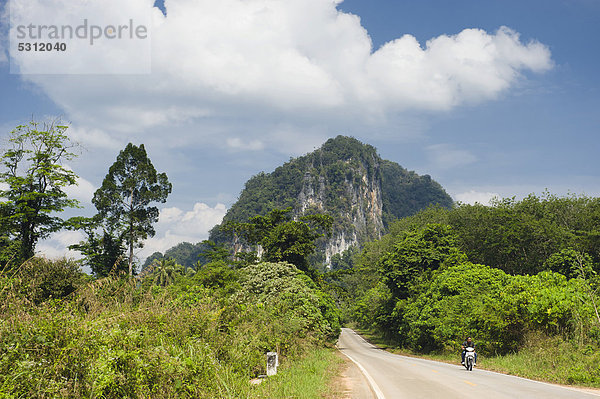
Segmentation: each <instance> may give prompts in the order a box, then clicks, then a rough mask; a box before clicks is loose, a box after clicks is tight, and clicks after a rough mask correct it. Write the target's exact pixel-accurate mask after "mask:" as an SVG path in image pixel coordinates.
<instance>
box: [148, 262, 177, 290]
mask: <svg viewBox="0 0 600 399" xmlns="http://www.w3.org/2000/svg"><path fill="white" fill-rule="evenodd" d="M183 273H184V269H183V266H181V265H179V264H177V262H175V259H173V258H162V259H160V260H156V261H155V265H154V272H153V273H152V274H153V276H154V282H155V283H156V284H157V285H160V286H162V287H166V286H167V285H169V284H171V283H173V281H175V276H176V275H177V274H183Z"/></svg>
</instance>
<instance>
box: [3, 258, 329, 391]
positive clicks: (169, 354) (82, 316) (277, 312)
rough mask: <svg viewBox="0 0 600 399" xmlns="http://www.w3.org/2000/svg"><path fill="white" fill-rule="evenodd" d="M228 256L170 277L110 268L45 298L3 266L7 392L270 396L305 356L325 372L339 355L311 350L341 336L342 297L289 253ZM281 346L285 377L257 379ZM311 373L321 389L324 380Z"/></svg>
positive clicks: (304, 377) (299, 373) (306, 374)
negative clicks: (261, 260) (235, 264)
mask: <svg viewBox="0 0 600 399" xmlns="http://www.w3.org/2000/svg"><path fill="white" fill-rule="evenodd" d="M40 262H41V261H40ZM45 262H48V264H49V265H50V264H52V262H51V261H45ZM53 267H58V266H57V265H54V266H53ZM224 267H225V268H226V267H227V266H224V265H215V264H213V265H211V266H208V265H206V266H204V267H203V268H201V269H200V271H199V274H198V275H197V276H194V277H192V278H186V277H184V276H180V277H179V278H177V279H175V281H174V282H173V283H172V284H170V285H168V286H167V287H161V286H160V285H158V286H157V285H152V286H147V285H144V284H141V285H140V284H136V282H135V281H134V280H132V279H129V278H126V277H124V276H123V277H121V276H110V277H107V278H103V279H98V280H95V281H91V282H88V283H87V284H80V285H79V286H78V289H77V290H76V291H74V292H72V293H71V294H69V295H67V296H64V299H55V298H56V297H54V296H53V297H52V298H53V299H52V300H46V301H44V302H40V303H38V304H34V302H32V301H30V300H29V299H28V297H27V296H23V295H21V294H18V292H16V291H15V290H12V289H4V288H6V287H17V286H21V284H25V280H24V279H25V278H27V279H29V277H28V276H23V278H22V277H20V276H12V277H9V276H6V275H4V276H0V287H3V288H0V316H1V320H2V323H0V396H2V397H73V398H79V397H85V398H122V397H129V398H165V397H181V398H221V397H222V398H225V397H245V398H259V397H269V396H270V393H271V392H288V393H290V392H297V390H296V388H297V387H292V386H289V387H284V386H282V385H284V384H295V383H296V382H294V381H296V380H298V381H309V380H310V381H313V380H314V377H315V376H316V375H314V376H312V375H313V374H314V372H310V370H304V367H309V368H312V367H317V369H318V370H320V371H319V373H318V375H319V376H321V375H322V370H324V369H325V368H327V364H329V363H330V361H327V362H326V363H323V364H317V362H316V360H315V359H314V356H312V357H308V358H306V359H303V357H304V355H305V354H307V353H309V352H312V351H313V350H314V349H316V348H321V347H323V346H324V345H325V344H326V343H327V342H328V340H329V339H333V338H334V337H335V336H336V331H338V327H339V325H338V324H336V322H337V318H336V317H335V315H336V314H337V313H336V311H335V308H334V306H333V304H332V303H331V300H330V299H328V297H327V296H326V295H325V294H323V293H322V292H320V290H318V289H317V287H316V285H315V284H314V283H313V282H312V281H311V280H310V279H309V278H308V277H307V276H306V275H304V273H302V272H301V271H299V270H298V269H297V268H295V267H294V266H292V265H289V264H260V265H253V266H251V267H249V268H248V269H245V270H234V269H224ZM37 269H39V267H36V268H35V270H37ZM209 269H210V270H211V271H210V272H209ZM32 270H33V269H32ZM202 270H204V273H202ZM217 270H220V272H217ZM226 270H227V271H226ZM217 276H219V277H217ZM61 278H62V277H61ZM238 281H239V283H238ZM223 285H227V286H228V287H229V288H228V289H227V290H223V289H221V288H223V287H222V286H223ZM19 292H20V291H19ZM273 350H276V351H278V352H279V354H280V361H281V363H282V365H283V367H282V375H281V377H277V378H274V379H269V380H268V381H267V382H265V383H264V384H261V386H258V387H254V386H251V385H250V384H249V383H248V382H249V379H250V378H253V377H256V376H257V375H259V374H264V373H265V358H264V353H265V352H266V351H273ZM317 353H322V352H320V351H319V352H317ZM323 356H324V354H323ZM294 365H298V366H297V367H294ZM290 373H291V374H293V375H294V378H291V376H290ZM310 384H311V387H310V390H311V391H313V392H314V393H313V396H311V397H320V396H319V395H320V393H318V392H319V391H320V390H321V389H322V386H323V384H325V381H322V380H320V381H318V382H317V381H314V382H311V383H310ZM307 388H308V387H307Z"/></svg>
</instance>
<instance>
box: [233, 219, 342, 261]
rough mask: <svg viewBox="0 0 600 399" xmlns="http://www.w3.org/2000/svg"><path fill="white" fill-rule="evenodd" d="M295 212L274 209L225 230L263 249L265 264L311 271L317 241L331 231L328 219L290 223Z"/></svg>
mask: <svg viewBox="0 0 600 399" xmlns="http://www.w3.org/2000/svg"><path fill="white" fill-rule="evenodd" d="M291 211H292V208H286V209H283V210H282V209H273V210H272V211H271V212H269V213H268V214H267V215H265V216H255V217H252V218H250V219H249V220H248V222H246V223H235V222H228V223H227V224H226V225H225V227H224V229H225V230H226V231H230V232H233V233H235V234H236V235H238V236H240V237H241V238H243V239H244V240H246V242H248V243H249V244H251V245H260V247H261V248H262V249H263V254H262V259H263V261H266V262H288V263H291V264H293V265H295V266H296V267H297V268H298V269H301V270H303V271H310V270H309V265H308V256H309V255H310V254H312V253H313V252H314V251H315V249H316V245H315V240H316V239H317V238H319V237H322V236H323V233H322V231H325V232H329V231H331V226H332V224H333V218H332V217H331V216H329V215H321V214H314V215H306V216H301V217H299V218H298V220H290V219H291V215H290V213H291Z"/></svg>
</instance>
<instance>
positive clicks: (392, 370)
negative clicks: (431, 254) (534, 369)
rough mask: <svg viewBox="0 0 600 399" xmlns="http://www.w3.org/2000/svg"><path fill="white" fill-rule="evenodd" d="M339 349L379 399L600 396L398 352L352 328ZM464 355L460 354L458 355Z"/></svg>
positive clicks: (592, 398) (568, 398)
mask: <svg viewBox="0 0 600 399" xmlns="http://www.w3.org/2000/svg"><path fill="white" fill-rule="evenodd" d="M338 348H339V349H340V351H342V353H344V354H345V355H346V356H348V357H349V358H350V359H351V360H352V361H353V362H354V363H357V365H358V366H359V368H360V369H361V370H362V371H363V373H364V374H365V376H366V378H367V380H368V381H369V382H370V384H371V388H372V390H373V392H374V394H375V397H376V398H378V399H383V398H386V399H394V398H410V399H417V398H427V399H435V398H444V399H451V398H461V399H464V398H480V399H500V398H502V399H520V398H533V399H538V398H539V399H571V398H572V399H575V398H580V399H588V398H589V399H598V398H600V394H597V393H588V392H584V391H582V390H577V389H572V388H567V387H562V386H558V385H553V384H546V383H543V382H537V381H532V380H527V379H524V378H519V377H514V376H509V375H505V374H499V373H494V372H490V371H485V370H481V369H477V368H475V369H474V370H473V371H467V370H466V369H465V368H464V367H463V366H461V365H460V363H457V364H456V365H453V364H447V363H441V362H435V361H431V360H424V359H417V358H412V357H406V356H400V355H394V354H391V353H389V352H386V351H384V350H381V349H379V348H377V347H375V346H373V345H371V344H369V343H368V342H366V341H365V340H364V339H363V338H362V337H360V336H359V335H358V334H356V333H355V332H354V331H352V330H351V329H348V328H344V329H342V334H341V335H340V339H339V341H338ZM457 356H458V355H457Z"/></svg>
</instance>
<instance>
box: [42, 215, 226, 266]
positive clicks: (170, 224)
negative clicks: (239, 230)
mask: <svg viewBox="0 0 600 399" xmlns="http://www.w3.org/2000/svg"><path fill="white" fill-rule="evenodd" d="M226 212H227V208H226V207H225V205H223V204H217V205H215V206H214V207H211V206H209V205H206V204H203V203H196V204H195V205H194V207H193V209H192V210H190V211H184V210H181V209H179V208H176V207H172V208H163V209H161V210H160V215H159V220H158V223H156V225H155V226H154V227H155V229H156V235H155V236H154V237H152V238H150V239H148V240H146V241H145V245H144V248H142V249H141V250H139V251H137V252H136V255H137V256H138V257H140V258H141V259H142V260H143V259H144V258H145V257H147V256H149V255H151V254H152V253H154V252H156V251H159V252H164V251H166V250H167V249H169V248H171V247H173V246H175V245H177V244H179V243H181V242H185V241H187V242H191V243H197V242H200V241H202V240H205V239H207V238H208V233H209V231H210V229H212V228H213V227H214V226H215V225H217V224H219V223H221V221H222V220H223V216H225V213H226ZM84 239H85V236H84V234H83V233H82V232H79V231H61V232H58V233H54V234H52V235H51V236H50V237H49V238H48V239H46V240H43V241H41V242H40V243H39V244H38V246H37V248H36V252H37V253H39V254H42V255H45V256H47V257H49V258H58V257H62V256H67V257H72V258H77V259H79V258H81V254H80V253H79V252H75V251H69V250H68V249H67V247H68V246H69V245H72V244H76V243H78V242H80V241H82V240H84Z"/></svg>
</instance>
